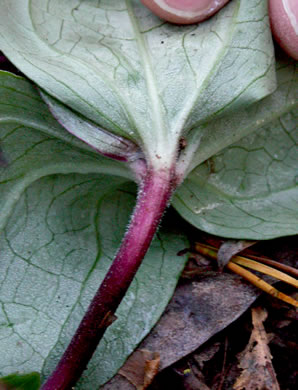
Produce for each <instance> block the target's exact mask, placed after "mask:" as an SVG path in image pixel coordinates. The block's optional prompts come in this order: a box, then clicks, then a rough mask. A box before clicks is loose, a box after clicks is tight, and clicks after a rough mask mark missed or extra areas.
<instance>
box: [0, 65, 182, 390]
mask: <svg viewBox="0 0 298 390" xmlns="http://www.w3.org/2000/svg"><path fill="white" fill-rule="evenodd" d="M0 145H1V148H2V152H3V155H4V157H5V161H6V163H5V164H3V165H1V166H0V195H1V196H0V202H1V206H0V224H1V234H0V264H1V273H0V350H1V351H2V353H1V354H0V377H1V376H5V375H8V374H11V373H14V372H31V371H33V370H34V371H37V372H40V373H41V374H42V375H43V376H44V375H47V374H49V373H50V371H51V370H52V369H53V368H54V366H55V365H56V364H57V362H58V360H59V358H60V357H61V354H62V351H63V350H64V349H65V347H66V346H67V345H68V343H69V341H70V339H71V337H72V336H73V333H74V330H75V329H76V327H77V326H78V324H79V322H80V320H81V318H82V316H83V313H84V312H85V310H86V308H87V305H88V303H89V302H90V300H91V298H92V297H93V295H94V293H95V291H96V289H97V288H98V286H99V284H100V282H101V280H102V279H103V277H104V275H105V273H106V271H107V269H108V267H109V266H110V264H111V262H112V259H113V257H114V254H115V252H116V250H117V248H118V246H119V245H120V242H121V239H122V236H123V234H124V230H125V227H126V225H127V222H128V220H129V215H130V213H131V211H132V207H133V205H134V203H135V187H134V185H133V184H132V183H127V182H128V180H130V181H131V176H130V173H129V171H128V170H127V169H126V168H125V165H124V164H120V163H117V162H114V161H109V160H108V159H105V158H103V157H100V156H98V155H97V154H96V153H93V152H92V151H90V150H87V148H86V146H85V144H83V143H81V142H79V140H77V139H75V138H74V137H71V136H70V135H69V133H67V132H66V131H65V130H64V129H63V128H62V127H61V126H60V125H59V124H58V123H57V122H56V121H55V120H54V119H53V118H52V117H51V115H50V114H49V112H48V110H47V107H46V105H45V104H44V103H43V101H42V100H41V98H40V96H39V94H38V93H37V91H36V90H35V89H34V88H33V87H32V86H31V84H30V83H29V82H28V81H25V80H24V79H22V78H20V77H16V76H14V75H11V74H9V73H6V72H0ZM116 175H117V176H116ZM186 245H187V243H186V239H185V237H184V236H183V235H181V234H179V233H177V232H176V231H174V230H173V229H171V228H165V229H162V230H161V231H160V233H159V234H158V236H157V237H156V239H155V241H154V242H153V244H152V248H151V249H150V251H149V252H148V254H147V256H146V258H145V260H144V263H143V265H142V267H141V269H140V270H139V272H138V274H137V275H136V278H135V281H134V282H133V284H132V286H131V287H130V290H129V291H128V293H127V295H126V297H125V299H124V301H123V302H122V304H121V306H120V307H119V310H118V311H117V317H118V320H117V321H116V322H114V324H113V325H112V326H111V327H109V329H108V331H107V332H106V334H105V337H104V339H103V341H102V343H101V344H100V346H99V347H98V350H97V352H96V354H95V356H94V357H93V359H92V361H91V362H90V364H89V370H88V371H87V373H86V376H84V378H82V381H81V383H80V384H79V385H78V389H82V390H89V389H96V388H98V387H99V385H100V384H101V383H103V381H105V380H107V379H109V378H110V377H111V376H112V375H114V374H115V373H116V372H117V370H118V369H119V367H120V366H121V365H122V364H123V362H124V360H125V359H126V357H127V356H128V355H129V354H130V353H131V352H132V351H133V349H134V348H135V347H136V345H137V344H138V343H139V342H140V341H141V340H142V338H143V337H144V336H145V335H146V334H147V333H148V332H149V330H150V329H151V328H152V326H153V325H154V324H155V322H156V321H157V320H158V318H159V317H160V315H161V313H162V312H163V310H164V308H165V306H166V305H167V303H168V301H169V299H170V297H171V295H172V293H173V290H174V288H175V285H176V283H177V279H178V277H179V274H180V272H181V270H182V268H183V266H184V262H185V259H183V258H182V257H177V252H178V251H179V250H180V249H183V248H184V247H185V246H186Z"/></svg>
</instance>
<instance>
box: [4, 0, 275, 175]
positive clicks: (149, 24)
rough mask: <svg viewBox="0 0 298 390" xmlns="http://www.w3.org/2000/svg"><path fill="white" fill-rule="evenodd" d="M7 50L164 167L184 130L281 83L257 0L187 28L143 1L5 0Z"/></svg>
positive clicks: (237, 2) (243, 0)
mask: <svg viewBox="0 0 298 390" xmlns="http://www.w3.org/2000/svg"><path fill="white" fill-rule="evenodd" d="M0 49H1V50H2V51H4V53H5V54H6V55H7V56H8V57H9V58H10V59H11V61H12V62H13V63H14V64H15V65H16V66H17V67H18V68H19V69H21V70H22V72H24V73H25V74H26V75H27V76H28V77H29V78H31V79H32V80H34V81H35V82H36V83H37V84H38V85H39V86H40V87H41V88H43V89H44V90H46V91H47V92H48V93H49V94H50V95H52V96H54V97H55V98H57V99H58V100H60V101H61V102H63V103H64V104H66V105H68V106H70V107H71V108H72V109H73V110H74V111H77V112H78V113H80V114H81V115H83V116H85V117H86V118H88V119H89V120H91V121H92V122H94V123H96V124H98V125H99V126H100V127H102V128H103V129H105V130H107V131H111V132H112V133H114V134H117V135H120V136H124V137H126V138H129V139H132V140H133V141H134V142H136V143H138V145H139V146H140V147H141V148H142V150H143V152H144V153H145V155H146V158H147V162H148V163H149V164H151V165H153V166H154V167H156V168H161V167H170V166H172V165H173V162H174V161H175V159H176V153H177V147H178V140H179V137H180V136H181V135H183V134H184V135H185V134H188V133H189V132H190V131H191V130H192V129H194V128H196V127H197V126H198V124H200V123H204V122H206V121H207V120H210V118H213V117H214V116H218V115H222V114H225V113H229V112H234V111H235V110H238V109H239V108H240V107H242V106H247V105H249V104H251V103H253V102H255V101H257V100H259V99H261V98H263V97H264V96H266V95H268V94H269V93H271V92H272V91H273V90H274V88H275V73H274V66H273V65H274V58H273V47H272V42H271V33H270V27H269V23H268V18H267V4H266V2H265V1H259V0H250V1H247V0H232V1H231V2H230V3H229V4H228V5H227V6H226V7H224V8H223V9H222V10H221V11H220V12H219V13H218V14H217V15H215V16H214V17H212V18H211V19H210V20H208V21H206V22H204V23H201V24H198V25H191V26H187V27H186V26H183V27H181V26H175V25H170V24H168V23H165V22H163V21H161V20H160V19H159V18H157V17H156V16H154V15H153V14H152V13H151V12H150V11H149V10H147V9H146V8H145V7H144V6H143V5H142V4H141V2H140V1H138V0H126V1H124V0H112V1H110V0H109V1H108V0H105V1H93V0H84V1H82V0H80V1H78V0H51V1H50V0H48V1H44V0H32V1H29V0H23V1H22V2H20V1H18V0H3V1H2V7H1V14H0ZM238 131H239V138H241V128H239V129H238Z"/></svg>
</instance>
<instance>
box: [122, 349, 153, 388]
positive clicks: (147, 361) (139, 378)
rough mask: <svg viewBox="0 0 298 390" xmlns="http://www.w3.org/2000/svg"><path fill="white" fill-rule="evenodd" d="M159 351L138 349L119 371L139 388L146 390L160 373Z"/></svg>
mask: <svg viewBox="0 0 298 390" xmlns="http://www.w3.org/2000/svg"><path fill="white" fill-rule="evenodd" d="M159 362H160V356H159V353H156V352H151V351H149V350H147V349H138V350H136V351H135V352H134V353H133V354H132V355H131V356H130V357H129V358H128V359H127V361H126V363H125V364H124V366H122V368H121V369H120V371H119V374H120V375H122V376H124V377H125V378H126V379H128V380H129V382H131V383H132V384H133V385H134V386H135V387H136V389H137V390H145V389H147V387H148V386H149V385H150V384H151V383H152V381H153V379H154V377H155V375H156V374H157V373H158V368H159Z"/></svg>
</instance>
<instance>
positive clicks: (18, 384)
mask: <svg viewBox="0 0 298 390" xmlns="http://www.w3.org/2000/svg"><path fill="white" fill-rule="evenodd" d="M0 385H4V386H5V387H4V389H3V390H5V389H7V390H38V389H39V387H40V375H39V374H38V373H37V372H32V373H30V374H24V375H20V374H11V375H8V376H5V377H3V378H0ZM1 389H2V387H1Z"/></svg>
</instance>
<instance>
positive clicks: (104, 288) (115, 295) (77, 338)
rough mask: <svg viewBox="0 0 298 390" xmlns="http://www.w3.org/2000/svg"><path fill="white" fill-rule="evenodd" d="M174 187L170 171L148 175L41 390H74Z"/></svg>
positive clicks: (112, 315) (108, 323)
mask: <svg viewBox="0 0 298 390" xmlns="http://www.w3.org/2000/svg"><path fill="white" fill-rule="evenodd" d="M174 186H175V184H174V181H172V173H171V172H169V171H159V172H153V171H149V172H148V173H147V175H146V177H145V178H144V180H143V182H142V184H141V186H140V190H139V195H138V199H137V204H136V207H135V210H134V212H133V215H132V219H131V222H130V225H129V228H128V231H127V233H126V234H125V236H124V239H123V242H122V244H121V246H120V248H119V250H118V253H117V254H116V257H115V259H114V261H113V264H112V265H111V267H110V269H109V271H108V273H107V275H106V277H105V279H104V280H103V282H102V284H101V285H100V287H99V289H98V291H97V293H96V295H95V296H94V298H93V300H92V302H91V304H90V306H89V308H88V310H87V312H86V314H85V316H84V318H83V319H82V321H81V323H80V325H79V327H78V329H77V331H76V333H75V335H74V336H73V338H72V340H71V342H70V344H69V346H68V347H67V349H66V351H65V353H64V355H63V356H62V358H61V360H60V362H59V363H58V365H57V367H56V369H55V370H54V372H53V373H52V375H51V376H50V377H49V378H48V380H47V381H46V382H45V384H44V385H43V386H42V388H41V390H68V389H71V388H72V387H73V386H74V384H75V383H76V382H77V380H78V379H79V378H80V376H81V375H82V373H83V371H84V370H85V369H86V367H87V364H88V362H89V360H90V359H91V357H92V355H93V353H94V351H95V349H96V347H97V345H98V343H99V341H100V340H101V338H102V336H103V334H104V332H105V330H106V329H107V327H108V326H109V325H110V324H111V323H112V322H113V320H114V318H115V317H114V313H115V311H116V309H117V307H118V306H119V304H120V302H121V300H122V298H123V297H124V295H125V293H126V291H127V289H128V287H129V285H130V283H131V282H132V280H133V277H134V275H135V273H136V272H137V270H138V268H139V266H140V264H141V262H142V260H143V258H144V256H145V254H146V252H147V250H148V248H149V246H150V243H151V241H152V238H153V236H154V234H155V232H156V230H157V227H158V224H159V222H160V220H161V218H162V215H163V213H164V210H165V209H166V207H167V204H168V202H169V199H170V197H171V195H172V192H173V190H174Z"/></svg>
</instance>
